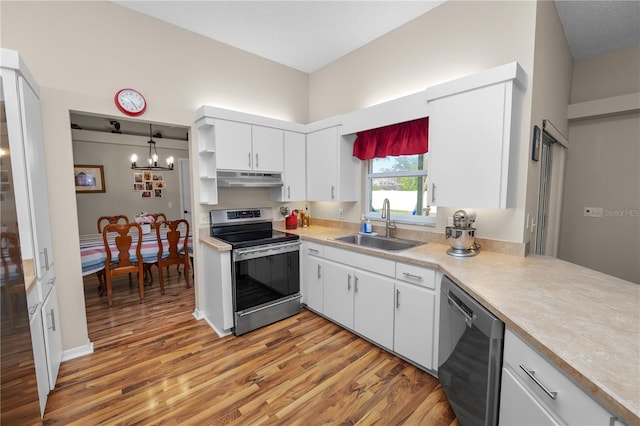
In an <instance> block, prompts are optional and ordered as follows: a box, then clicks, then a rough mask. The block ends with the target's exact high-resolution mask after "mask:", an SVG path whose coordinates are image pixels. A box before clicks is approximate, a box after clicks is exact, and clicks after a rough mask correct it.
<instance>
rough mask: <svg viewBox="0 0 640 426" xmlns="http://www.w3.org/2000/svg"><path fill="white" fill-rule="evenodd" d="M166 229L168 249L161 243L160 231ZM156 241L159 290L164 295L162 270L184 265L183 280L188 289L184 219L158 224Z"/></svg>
mask: <svg viewBox="0 0 640 426" xmlns="http://www.w3.org/2000/svg"><path fill="white" fill-rule="evenodd" d="M163 228H165V229H167V233H166V239H167V242H168V247H166V248H165V247H164V245H163V243H162V242H163V241H162V233H163V232H162V229H163ZM156 238H157V240H158V270H159V275H160V289H161V291H162V292H163V293H164V277H163V273H162V268H164V267H165V266H169V265H184V278H185V281H186V287H187V288H189V268H190V266H191V265H190V261H189V245H188V240H189V222H188V221H187V220H185V219H177V220H171V221H164V222H158V226H157V227H156Z"/></svg>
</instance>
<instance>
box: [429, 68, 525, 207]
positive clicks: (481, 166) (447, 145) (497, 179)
mask: <svg viewBox="0 0 640 426" xmlns="http://www.w3.org/2000/svg"><path fill="white" fill-rule="evenodd" d="M523 74H524V73H523V71H522V69H521V68H520V67H519V66H518V65H517V64H516V63H513V64H509V65H507V66H502V67H498V68H496V69H493V70H489V71H486V72H484V73H479V74H477V75H473V76H470V77H465V78H463V79H460V80H456V81H452V82H449V83H444V84H442V85H440V86H437V87H434V88H432V89H428V90H427V100H428V103H429V186H428V191H429V192H428V197H429V204H431V205H436V206H448V207H471V208H510V207H515V205H516V202H517V199H516V192H517V188H516V183H517V182H516V178H517V166H518V159H519V153H521V152H522V151H520V150H521V149H528V148H527V147H528V144H527V142H528V141H523V142H522V143H520V126H519V125H518V123H519V119H520V115H521V101H522V95H523V92H522V87H523V86H522V85H523V84H524V83H523V81H526V78H525V77H523Z"/></svg>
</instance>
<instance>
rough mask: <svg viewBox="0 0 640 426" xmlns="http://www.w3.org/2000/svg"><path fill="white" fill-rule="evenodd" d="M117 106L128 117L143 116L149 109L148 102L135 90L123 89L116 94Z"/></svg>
mask: <svg viewBox="0 0 640 426" xmlns="http://www.w3.org/2000/svg"><path fill="white" fill-rule="evenodd" d="M115 101H116V106H117V107H118V109H119V110H120V111H122V112H123V113H125V114H127V115H132V116H135V115H141V114H142V113H143V112H144V111H145V110H146V109H147V101H146V100H145V99H144V96H142V94H141V93H140V92H138V91H137V90H134V89H122V90H119V91H118V93H116V97H115Z"/></svg>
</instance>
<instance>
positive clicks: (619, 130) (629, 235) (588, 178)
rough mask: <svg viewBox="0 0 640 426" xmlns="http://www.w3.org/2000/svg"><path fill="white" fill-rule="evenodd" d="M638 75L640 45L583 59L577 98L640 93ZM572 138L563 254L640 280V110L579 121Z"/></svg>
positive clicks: (574, 98) (574, 124) (578, 70)
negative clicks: (589, 211)
mask: <svg viewBox="0 0 640 426" xmlns="http://www.w3.org/2000/svg"><path fill="white" fill-rule="evenodd" d="M639 75H640V46H635V47H631V48H627V49H622V50H619V51H616V52H611V53H609V54H605V55H600V56H596V57H593V58H589V59H584V60H581V61H576V62H575V64H574V72H573V88H572V94H571V99H572V103H573V104H575V103H579V102H585V101H597V100H599V99H603V98H609V97H612V96H619V95H624V94H634V93H635V94H638V96H640V79H639V78H638V76H639ZM569 139H570V142H571V145H570V149H569V151H568V153H567V169H566V176H565V197H564V200H563V206H562V223H561V232H560V247H559V257H560V258H562V259H565V260H568V261H570V262H573V263H577V264H579V265H583V266H586V267H588V268H592V269H595V270H598V271H601V272H604V273H607V274H610V275H613V276H616V277H619V278H622V279H626V280H629V281H631V282H635V283H639V284H640V262H638V259H640V113H639V112H638V110H637V109H636V110H635V111H628V112H622V113H618V114H613V115H606V116H594V117H588V118H582V119H576V120H572V121H571V122H570V126H569ZM584 207H602V208H603V209H604V217H602V218H591V217H584Z"/></svg>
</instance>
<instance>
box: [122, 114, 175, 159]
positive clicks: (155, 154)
mask: <svg viewBox="0 0 640 426" xmlns="http://www.w3.org/2000/svg"><path fill="white" fill-rule="evenodd" d="M147 143H148V144H149V157H147V163H148V164H147V165H146V166H139V165H138V164H137V163H136V162H137V161H138V156H137V155H136V154H133V155H132V156H131V168H132V169H133V170H173V157H172V156H171V157H168V158H167V167H162V166H160V165H158V151H157V150H156V143H155V141H154V140H153V132H152V131H151V123H149V141H148V142H147Z"/></svg>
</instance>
